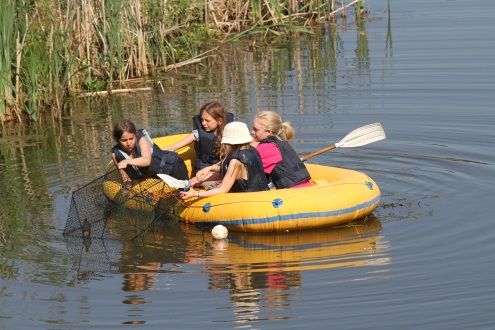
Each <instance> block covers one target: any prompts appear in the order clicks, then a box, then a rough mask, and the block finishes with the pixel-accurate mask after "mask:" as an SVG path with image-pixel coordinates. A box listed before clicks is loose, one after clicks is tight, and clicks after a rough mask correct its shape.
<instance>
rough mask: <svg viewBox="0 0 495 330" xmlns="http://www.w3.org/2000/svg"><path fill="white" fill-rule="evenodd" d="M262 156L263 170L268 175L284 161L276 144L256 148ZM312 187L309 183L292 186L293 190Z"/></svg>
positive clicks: (260, 145)
mask: <svg viewBox="0 0 495 330" xmlns="http://www.w3.org/2000/svg"><path fill="white" fill-rule="evenodd" d="M256 150H258V152H259V154H260V156H261V162H262V163H263V168H264V169H265V173H266V174H271V173H272V171H273V168H274V167H275V166H276V165H277V164H278V163H279V162H280V161H282V154H281V153H280V150H279V149H278V148H277V146H276V145H275V143H260V144H258V146H257V147H256ZM308 186H311V183H310V182H309V181H304V182H301V183H300V184H298V185H295V186H292V187H291V188H302V187H308Z"/></svg>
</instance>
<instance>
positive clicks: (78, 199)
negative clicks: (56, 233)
mask: <svg viewBox="0 0 495 330" xmlns="http://www.w3.org/2000/svg"><path fill="white" fill-rule="evenodd" d="M179 200H180V197H179V195H178V192H177V190H176V189H171V188H170V187H169V186H168V185H166V184H165V183H164V182H163V181H162V180H160V179H155V178H149V177H145V178H140V179H134V180H133V186H132V188H129V189H126V188H125V187H124V185H123V181H122V177H121V175H120V173H119V171H118V170H113V171H110V172H107V173H106V174H105V175H103V176H101V177H99V178H97V179H96V180H94V181H92V182H90V183H88V184H87V185H85V186H83V187H81V188H80V189H78V190H76V191H74V192H73V193H72V200H71V205H70V209H69V214H68V216H67V222H66V224H65V229H64V237H82V238H85V237H90V238H120V239H124V240H133V239H136V238H137V237H139V236H141V235H142V234H144V233H145V232H146V230H147V229H148V228H149V226H151V225H152V224H153V223H154V221H156V220H157V219H159V218H161V217H164V216H166V215H167V213H168V211H169V210H170V208H171V207H172V206H173V205H174V204H176V203H177V202H178V201H179Z"/></svg>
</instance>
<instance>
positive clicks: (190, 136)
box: [162, 133, 196, 151]
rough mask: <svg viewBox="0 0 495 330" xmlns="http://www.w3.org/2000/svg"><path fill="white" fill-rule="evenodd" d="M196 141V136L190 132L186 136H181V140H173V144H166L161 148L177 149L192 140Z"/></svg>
mask: <svg viewBox="0 0 495 330" xmlns="http://www.w3.org/2000/svg"><path fill="white" fill-rule="evenodd" d="M195 141H196V137H195V136H194V133H190V134H189V135H188V136H186V137H185V138H183V139H182V140H180V141H178V142H175V143H174V144H171V145H169V146H166V147H164V148H162V150H167V151H177V150H179V149H180V148H183V147H185V146H187V145H189V144H191V143H193V142H195Z"/></svg>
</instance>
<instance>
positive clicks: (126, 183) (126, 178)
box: [112, 153, 132, 188]
mask: <svg viewBox="0 0 495 330" xmlns="http://www.w3.org/2000/svg"><path fill="white" fill-rule="evenodd" d="M112 160H113V163H114V164H115V167H117V168H118V169H119V173H120V176H121V177H122V181H123V182H124V187H126V188H131V187H132V180H131V178H130V177H129V175H128V174H127V172H126V171H124V169H121V168H119V163H118V162H117V158H115V154H114V153H112Z"/></svg>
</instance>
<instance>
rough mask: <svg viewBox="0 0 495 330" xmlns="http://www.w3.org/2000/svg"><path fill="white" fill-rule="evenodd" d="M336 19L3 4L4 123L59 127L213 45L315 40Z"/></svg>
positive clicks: (157, 5) (317, 1)
mask: <svg viewBox="0 0 495 330" xmlns="http://www.w3.org/2000/svg"><path fill="white" fill-rule="evenodd" d="M359 1H360V2H362V1H363V0H359ZM331 10H333V1H332V2H330V1H328V0H304V1H299V0H283V1H280V0H174V1H169V0H37V1H32V0H3V4H2V6H0V18H1V22H0V25H1V26H0V97H1V98H2V100H4V102H2V103H1V104H0V121H4V120H8V119H11V118H12V113H13V112H15V111H16V109H20V110H21V111H22V113H23V114H24V115H27V116H28V117H29V118H31V119H33V120H38V119H39V118H40V116H41V115H42V113H43V112H44V111H46V110H47V109H49V110H50V114H51V115H52V116H53V118H55V119H61V118H62V115H63V113H64V111H65V108H66V104H67V102H68V101H70V100H71V98H72V97H74V96H76V95H77V94H79V93H81V92H88V91H89V92H96V91H101V90H108V91H110V92H111V91H112V90H113V89H115V88H125V87H128V85H129V83H130V82H131V81H135V79H136V78H138V79H141V80H143V79H149V78H151V79H153V78H157V77H158V76H159V75H160V74H161V73H162V72H164V71H167V70H169V69H170V68H172V67H174V65H178V64H179V65H180V64H181V63H192V62H194V60H192V59H196V58H197V59H200V58H203V57H204V56H205V55H204V51H205V50H207V48H208V47H210V48H215V46H216V45H215V44H213V46H212V45H211V44H209V46H206V45H205V43H207V42H209V41H212V40H219V41H221V42H223V41H225V40H235V39H239V38H245V37H249V36H251V35H254V34H260V35H262V36H263V38H265V39H266V38H270V37H272V36H274V37H276V36H280V35H284V34H287V33H294V32H295V33H309V32H311V28H310V27H309V25H310V24H312V23H314V22H318V21H320V20H322V19H323V18H329V17H330V16H331V15H330V11H331ZM17 113H20V111H19V110H17Z"/></svg>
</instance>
